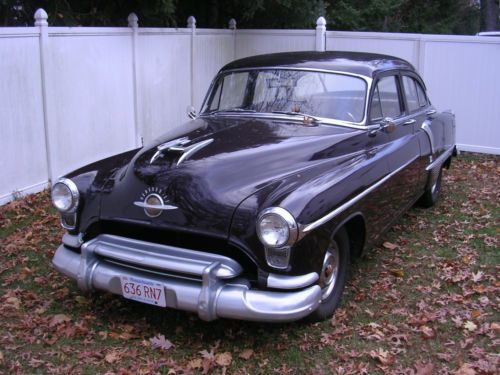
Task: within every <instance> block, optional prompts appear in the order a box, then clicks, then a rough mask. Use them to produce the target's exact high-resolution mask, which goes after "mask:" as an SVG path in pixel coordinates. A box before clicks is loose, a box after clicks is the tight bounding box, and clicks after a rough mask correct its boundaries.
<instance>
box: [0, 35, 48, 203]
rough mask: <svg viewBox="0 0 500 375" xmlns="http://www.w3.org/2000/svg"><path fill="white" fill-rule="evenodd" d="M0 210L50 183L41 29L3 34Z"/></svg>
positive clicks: (0, 42) (0, 40) (0, 60)
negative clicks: (4, 205)
mask: <svg viewBox="0 0 500 375" xmlns="http://www.w3.org/2000/svg"><path fill="white" fill-rule="evenodd" d="M0 77H1V79H0V150H1V152H2V156H1V157H0V171H1V174H0V175H1V177H0V205H1V204H4V203H6V202H8V201H10V200H11V199H12V198H13V196H12V193H13V192H14V193H15V194H17V193H30V192H33V191H38V190H40V189H42V188H43V187H44V186H46V184H47V159H46V149H45V134H44V120H43V104H42V100H43V99H42V90H41V85H42V82H41V70H40V50H39V34H38V30H37V29H35V28H33V27H30V28H16V29H7V28H4V29H0Z"/></svg>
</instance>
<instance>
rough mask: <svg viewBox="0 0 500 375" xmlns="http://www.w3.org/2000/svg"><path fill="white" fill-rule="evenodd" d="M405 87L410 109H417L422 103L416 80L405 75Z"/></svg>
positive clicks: (411, 110) (410, 110)
mask: <svg viewBox="0 0 500 375" xmlns="http://www.w3.org/2000/svg"><path fill="white" fill-rule="evenodd" d="M403 87H404V92H405V97H406V104H407V105H408V111H409V112H413V111H416V110H417V109H418V108H419V107H420V104H419V102H418V94H417V86H416V83H415V80H414V79H413V78H411V77H408V76H403Z"/></svg>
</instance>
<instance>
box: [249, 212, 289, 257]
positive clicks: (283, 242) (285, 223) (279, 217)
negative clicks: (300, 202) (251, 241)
mask: <svg viewBox="0 0 500 375" xmlns="http://www.w3.org/2000/svg"><path fill="white" fill-rule="evenodd" d="M270 220H273V221H274V223H275V224H278V225H281V227H280V228H279V229H278V230H281V231H283V232H285V233H286V235H284V236H282V238H281V239H280V240H279V241H276V242H275V243H272V242H270V241H269V236H268V235H267V234H266V229H265V227H264V226H265V225H266V221H267V225H269V221H270ZM256 228H257V236H258V237H259V240H260V242H262V244H263V245H264V246H265V247H266V248H281V247H285V246H292V245H293V244H294V243H295V242H296V241H297V238H298V233H299V230H298V225H297V222H296V221H295V218H294V217H293V215H292V214H291V213H290V212H288V211H287V210H285V209H284V208H281V207H270V208H266V209H265V210H263V211H262V212H261V213H260V214H259V217H258V218H257V225H256Z"/></svg>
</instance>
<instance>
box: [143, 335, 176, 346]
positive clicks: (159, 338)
mask: <svg viewBox="0 0 500 375" xmlns="http://www.w3.org/2000/svg"><path fill="white" fill-rule="evenodd" d="M149 341H150V342H151V346H152V347H153V349H162V350H169V349H170V348H171V347H172V346H174V345H173V344H172V343H171V342H170V340H167V339H166V338H165V336H164V335H156V336H155V337H152V338H150V339H149Z"/></svg>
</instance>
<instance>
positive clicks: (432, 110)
mask: <svg viewBox="0 0 500 375" xmlns="http://www.w3.org/2000/svg"><path fill="white" fill-rule="evenodd" d="M434 113H436V110H435V109H431V110H430V111H427V112H426V113H425V114H426V115H427V116H430V115H433V114H434Z"/></svg>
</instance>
